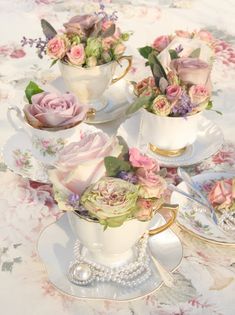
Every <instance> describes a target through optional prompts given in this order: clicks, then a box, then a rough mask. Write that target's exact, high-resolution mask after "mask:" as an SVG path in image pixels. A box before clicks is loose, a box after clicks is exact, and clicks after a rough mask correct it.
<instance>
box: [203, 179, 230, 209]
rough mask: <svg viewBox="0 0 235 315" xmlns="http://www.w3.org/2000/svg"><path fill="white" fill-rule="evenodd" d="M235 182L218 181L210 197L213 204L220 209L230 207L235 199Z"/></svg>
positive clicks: (227, 180) (228, 180)
mask: <svg viewBox="0 0 235 315" xmlns="http://www.w3.org/2000/svg"><path fill="white" fill-rule="evenodd" d="M233 186H234V180H233V179H232V178H230V179H224V180H220V181H217V182H216V183H215V185H214V187H213V188H212V190H211V191H210V193H209V195H208V199H209V201H210V202H211V204H212V205H213V206H214V207H216V206H219V208H223V207H229V206H231V205H232V204H233V201H234V199H235V190H234V187H233Z"/></svg>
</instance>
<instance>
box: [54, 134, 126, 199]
mask: <svg viewBox="0 0 235 315" xmlns="http://www.w3.org/2000/svg"><path fill="white" fill-rule="evenodd" d="M121 150H122V147H121V146H120V145H119V143H118V140H117V138H115V137H112V138H109V137H108V136H107V135H106V134H105V133H103V132H101V131H99V132H96V133H91V134H88V135H85V136H84V137H83V138H82V139H81V140H80V141H79V142H72V143H70V144H69V145H67V146H66V147H65V148H64V149H63V150H62V151H61V152H60V154H59V158H58V160H57V163H56V169H55V170H51V171H50V174H49V175H50V179H51V181H52V183H53V185H54V186H55V187H56V189H57V188H58V189H59V190H60V191H64V192H68V194H71V193H75V194H78V195H81V193H82V192H83V191H84V190H85V189H86V188H87V187H88V186H89V185H90V184H92V183H95V182H97V181H98V180H99V179H100V178H101V177H103V176H104V175H105V165H104V158H105V157H106V156H115V157H117V156H119V154H120V153H121Z"/></svg>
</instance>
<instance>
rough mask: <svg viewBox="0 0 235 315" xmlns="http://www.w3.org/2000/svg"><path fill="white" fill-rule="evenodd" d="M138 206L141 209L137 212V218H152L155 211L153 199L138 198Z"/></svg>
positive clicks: (141, 219) (142, 219) (143, 219)
mask: <svg viewBox="0 0 235 315" xmlns="http://www.w3.org/2000/svg"><path fill="white" fill-rule="evenodd" d="M136 206H137V208H139V209H140V210H139V211H137V212H136V213H135V218H136V219H137V220H140V221H147V220H150V219H151V217H152V213H153V207H152V202H151V199H144V198H140V199H138V201H137V203H136Z"/></svg>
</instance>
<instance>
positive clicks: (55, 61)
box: [50, 59, 59, 68]
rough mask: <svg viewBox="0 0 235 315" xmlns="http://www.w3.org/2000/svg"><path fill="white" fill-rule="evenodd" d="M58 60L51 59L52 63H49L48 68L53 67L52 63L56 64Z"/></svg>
mask: <svg viewBox="0 0 235 315" xmlns="http://www.w3.org/2000/svg"><path fill="white" fill-rule="evenodd" d="M58 60H59V59H55V60H53V61H52V63H51V65H50V68H51V67H53V66H54V64H56V63H57V61H58Z"/></svg>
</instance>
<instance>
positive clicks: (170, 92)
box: [166, 85, 182, 102]
mask: <svg viewBox="0 0 235 315" xmlns="http://www.w3.org/2000/svg"><path fill="white" fill-rule="evenodd" d="M181 93H182V90H181V87H180V86H179V85H169V86H168V87H167V88H166V97H167V99H168V100H169V101H170V102H174V101H176V100H177V99H178V98H179V97H180V95H181Z"/></svg>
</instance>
